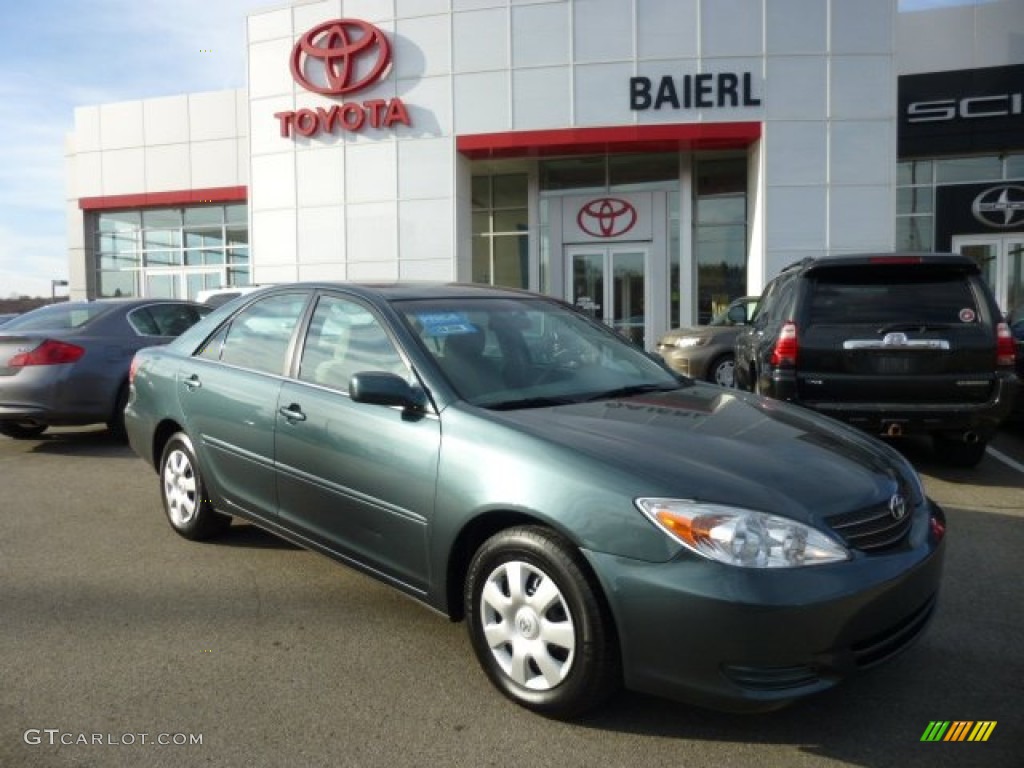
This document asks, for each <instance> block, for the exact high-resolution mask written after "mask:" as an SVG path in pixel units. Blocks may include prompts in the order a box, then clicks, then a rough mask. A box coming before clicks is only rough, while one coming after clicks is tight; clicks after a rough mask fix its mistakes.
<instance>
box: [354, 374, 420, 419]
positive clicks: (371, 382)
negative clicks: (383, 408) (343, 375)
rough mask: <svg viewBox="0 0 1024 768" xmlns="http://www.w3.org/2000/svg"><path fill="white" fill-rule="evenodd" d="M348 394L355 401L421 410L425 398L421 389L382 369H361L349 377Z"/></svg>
mask: <svg viewBox="0 0 1024 768" xmlns="http://www.w3.org/2000/svg"><path fill="white" fill-rule="evenodd" d="M348 394H349V396H350V397H351V398H352V400H353V401H354V402H356V403H369V404H371V405H389V406H395V405H397V406H399V407H400V408H407V409H409V410H414V411H422V410H423V409H424V407H426V404H427V398H426V396H425V394H424V392H423V390H422V389H420V388H419V387H413V386H410V384H409V382H407V381H406V380H405V379H403V378H402V377H401V376H396V375H395V374H393V373H384V372H382V371H363V372H361V373H356V374H354V375H353V376H352V378H351V379H349V382H348Z"/></svg>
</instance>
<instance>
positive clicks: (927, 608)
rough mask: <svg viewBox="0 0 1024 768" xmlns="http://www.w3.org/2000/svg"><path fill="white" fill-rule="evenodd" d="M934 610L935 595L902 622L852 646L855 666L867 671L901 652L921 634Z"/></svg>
mask: <svg viewBox="0 0 1024 768" xmlns="http://www.w3.org/2000/svg"><path fill="white" fill-rule="evenodd" d="M934 610H935V595H932V596H931V597H930V598H928V600H927V601H925V603H924V605H922V606H921V607H920V608H918V609H917V610H916V611H914V613H912V614H910V616H908V617H907V618H905V619H903V621H901V622H899V623H898V624H895V625H894V626H891V627H889V628H888V629H887V630H885V631H884V632H880V633H878V634H877V635H873V636H871V637H869V638H865V639H864V640H861V641H860V642H858V643H856V644H854V645H853V647H852V649H851V650H852V651H853V658H854V659H855V660H856V662H857V666H858V667H860V668H862V669H867V668H868V667H873V666H875V665H876V664H880V663H882V662H883V661H885V660H886V659H888V658H890V657H892V656H895V655H896V654H897V653H899V652H900V651H902V650H903V649H904V648H906V647H907V646H908V645H910V644H911V643H912V642H913V641H914V640H915V639H917V636H918V635H920V634H921V632H922V631H923V630H924V628H925V626H926V625H927V624H928V619H930V618H931V616H932V611H934Z"/></svg>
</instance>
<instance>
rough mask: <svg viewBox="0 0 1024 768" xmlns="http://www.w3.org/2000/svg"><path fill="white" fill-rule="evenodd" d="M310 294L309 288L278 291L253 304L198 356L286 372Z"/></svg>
mask: <svg viewBox="0 0 1024 768" xmlns="http://www.w3.org/2000/svg"><path fill="white" fill-rule="evenodd" d="M308 296H309V295H308V293H306V292H302V293H284V294H276V295H274V296H268V297H267V298H265V299H261V300H260V301H257V302H254V303H253V304H250V305H249V306H247V307H246V308H245V309H244V310H242V311H241V312H239V313H238V314H237V315H235V317H234V319H232V320H231V323H230V325H228V326H227V327H225V328H222V329H221V330H220V331H219V332H218V333H217V334H216V335H215V336H214V337H213V338H211V339H210V340H209V341H207V343H206V344H205V345H204V346H203V348H202V349H201V350H200V351H199V356H200V357H205V358H208V359H213V360H220V361H221V362H223V363H227V364H229V365H237V366H239V367H240V368H249V369H252V370H256V371H262V372H263V373H272V374H275V375H278V376H281V375H283V374H284V371H285V368H286V366H287V362H288V361H287V355H288V347H289V344H290V343H291V339H292V334H293V333H294V331H295V327H296V326H297V325H298V324H299V320H300V319H301V318H302V313H303V310H304V309H305V306H306V301H307V299H308Z"/></svg>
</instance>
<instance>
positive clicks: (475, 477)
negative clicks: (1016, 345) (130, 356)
mask: <svg viewBox="0 0 1024 768" xmlns="http://www.w3.org/2000/svg"><path fill="white" fill-rule="evenodd" d="M125 424H126V428H127V431H128V435H129V438H130V440H131V445H132V447H133V448H134V450H135V451H136V452H137V453H138V454H139V455H140V456H142V457H143V458H144V459H146V460H147V461H148V462H150V463H151V464H152V465H153V466H154V468H155V469H156V471H157V473H158V475H159V479H160V493H161V497H162V499H163V507H164V512H165V513H166V516H167V519H168V521H169V522H170V524H171V526H172V528H173V529H174V530H175V531H177V532H178V533H179V534H181V535H182V536H183V537H185V538H187V539H206V538H210V537H213V536H216V535H217V534H218V533H220V532H222V531H224V529H225V528H226V527H227V526H229V525H230V524H231V519H232V518H233V517H238V518H240V519H243V520H246V521H249V522H252V523H255V524H256V525H258V526H261V527H263V528H265V529H266V530H268V531H271V532H273V533H275V534H277V535H279V536H281V537H283V538H285V539H288V540H290V541H292V542H295V543H297V544H299V545H301V546H303V547H307V548H309V549H312V550H315V551H317V552H320V553H322V554H324V555H327V556H328V557H331V558H334V559H335V560H337V561H339V562H342V563H344V564H346V565H349V566H352V567H354V568H358V569H360V570H362V571H364V572H366V573H368V574H370V575H371V576H373V577H375V578H377V579H380V580H381V581H384V582H386V583H388V584H390V585H392V586H393V587H395V588H396V589H399V590H402V591H403V592H405V593H407V594H408V595H411V596H412V597H414V598H416V599H418V600H420V601H422V602H423V603H425V604H426V605H428V606H430V607H432V608H435V609H437V610H438V611H441V612H442V613H444V614H446V615H447V616H449V617H451V619H452V620H462V619H465V621H466V624H467V627H468V630H469V636H470V638H471V641H472V646H473V649H474V651H475V653H476V656H477V658H478V660H479V662H480V664H481V666H482V667H483V670H484V672H485V673H486V674H487V676H488V677H489V678H490V680H491V681H492V682H493V683H494V685H495V686H496V687H497V688H498V689H499V690H500V691H501V692H502V693H504V694H505V695H506V696H508V697H509V698H510V699H512V700H513V701H515V702H517V703H519V704H521V705H523V706H525V707H527V708H529V709H532V710H534V711H536V712H539V713H542V714H545V715H548V716H552V717H563V718H564V717H572V716H575V715H578V714H580V713H582V712H583V711H585V710H587V709H590V708H593V707H595V706H597V705H599V704H600V703H601V702H602V701H603V700H605V699H606V698H607V697H608V696H609V694H610V693H612V692H613V691H614V690H615V689H616V688H617V687H619V686H621V685H625V686H626V687H627V688H630V689H633V690H637V691H645V692H649V693H654V694H658V695H662V696H666V697H671V698H675V699H679V700H684V701H689V702H693V703H697V704H701V705H705V706H710V707H715V708H720V709H728V710H767V709H772V708H775V707H778V706H781V705H783V704H785V703H786V702H788V701H791V700H793V699H796V698H798V697H801V696H804V695H806V694H810V693H814V692H816V691H821V690H824V689H826V688H829V687H830V686H832V685H835V684H836V683H837V682H838V681H840V680H841V679H843V678H844V677H846V676H848V675H850V674H852V673H855V672H857V671H859V670H863V669H866V668H868V667H872V666H875V665H877V664H879V663H880V662H883V661H885V660H887V659H889V658H890V657H892V656H893V655H895V654H896V653H898V652H900V651H902V650H903V649H904V648H906V647H907V646H908V645H909V644H911V642H912V641H914V640H915V639H917V638H918V637H919V636H920V635H921V633H922V631H923V630H924V628H925V626H926V625H927V623H928V621H929V619H930V618H931V615H932V613H933V611H934V609H935V605H936V596H937V593H938V589H939V582H940V576H941V571H942V559H943V551H944V547H943V534H944V532H945V518H944V516H943V513H942V511H941V510H940V509H939V508H938V506H937V505H936V504H934V503H933V502H932V501H930V500H929V499H928V498H927V497H926V496H925V493H924V490H923V488H922V486H921V482H920V480H919V478H918V476H917V475H916V473H915V472H914V470H913V468H912V467H911V466H910V465H909V464H908V462H907V461H906V460H905V459H904V458H902V457H901V456H900V454H899V453H897V452H896V451H894V450H892V449H891V448H889V447H888V446H887V445H885V444H884V443H881V442H879V441H877V440H875V439H874V438H872V437H870V436H868V435H866V434H863V433H862V432H860V431H857V430H854V429H852V428H849V427H847V426H844V425H843V424H840V423H839V422H836V421H832V420H830V419H827V418H825V417H821V416H818V415H816V414H814V413H812V412H810V411H807V410H803V409H799V408H797V407H795V406H789V405H786V404H785V403H781V402H778V401H775V400H768V399H762V398H760V397H758V396H756V395H753V394H747V393H743V392H739V391H737V390H731V389H724V388H721V387H717V386H714V385H712V384H706V383H702V382H696V381H693V380H690V379H687V378H683V377H681V376H679V375H678V374H675V373H673V372H671V371H670V370H669V369H667V368H666V367H664V366H663V365H662V364H661V363H660V362H659V361H658V360H656V359H655V358H653V357H651V356H649V355H647V354H646V353H644V352H643V351H642V350H641V349H639V348H637V347H635V346H633V345H632V344H630V343H629V342H627V341H625V340H624V339H623V338H622V337H621V336H619V335H617V334H616V333H615V332H614V331H612V330H610V329H608V328H606V327H605V326H603V325H601V324H600V323H597V322H595V321H592V320H591V319H589V318H587V317H585V316H584V315H582V314H581V313H579V312H577V311H576V310H574V309H573V308H571V307H569V306H567V305H566V304H563V303H562V302H560V301H557V300H554V299H551V298H548V297H543V296H537V295H534V294H530V293H524V292H518V291H509V290H498V289H493V288H488V287H484V286H477V285H457V284H449V285H444V284H426V283H419V284H417V283H408V284H402V283H396V284H389V285H352V284H346V283H301V284H292V285H279V286H274V287H271V288H266V289H263V290H260V291H257V292H255V293H251V294H248V295H247V296H245V297H243V298H241V299H238V300H236V301H234V302H232V303H230V304H228V305H225V306H224V307H222V308H220V309H218V310H216V311H214V312H213V313H212V314H210V315H209V316H208V317H206V318H205V319H204V320H203V321H201V322H200V323H199V324H197V325H196V326H194V327H193V328H191V329H190V330H189V331H186V332H185V333H184V334H183V335H182V336H180V337H179V338H178V339H177V340H175V341H174V342H172V343H170V344H168V345H167V346H161V347H152V348H148V349H144V350H142V351H140V352H139V353H138V354H137V355H136V357H135V360H134V363H133V366H132V383H131V396H130V399H129V402H128V406H127V409H126V411H125Z"/></svg>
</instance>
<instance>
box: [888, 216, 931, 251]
mask: <svg viewBox="0 0 1024 768" xmlns="http://www.w3.org/2000/svg"><path fill="white" fill-rule="evenodd" d="M933 229H934V217H932V216H900V217H898V218H897V219H896V249H897V250H900V251H930V250H932V249H933V248H934V247H935V245H934V238H933V237H932V230H933Z"/></svg>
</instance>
